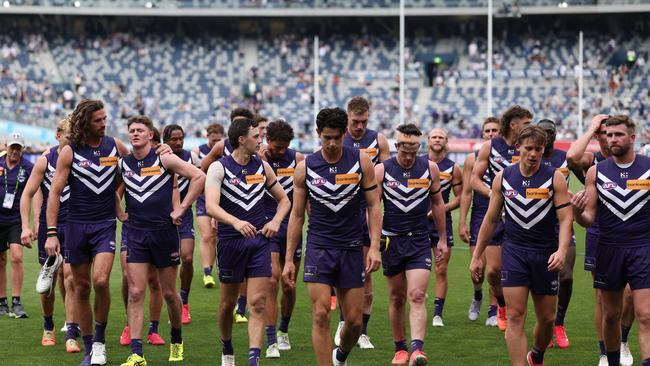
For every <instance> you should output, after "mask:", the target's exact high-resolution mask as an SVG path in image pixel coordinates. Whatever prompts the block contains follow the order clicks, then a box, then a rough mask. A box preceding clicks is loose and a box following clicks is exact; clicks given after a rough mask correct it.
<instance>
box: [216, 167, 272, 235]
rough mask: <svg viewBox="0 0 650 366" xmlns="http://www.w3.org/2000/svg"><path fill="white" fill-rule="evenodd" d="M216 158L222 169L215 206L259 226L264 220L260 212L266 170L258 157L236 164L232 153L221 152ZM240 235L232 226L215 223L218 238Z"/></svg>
mask: <svg viewBox="0 0 650 366" xmlns="http://www.w3.org/2000/svg"><path fill="white" fill-rule="evenodd" d="M219 162H220V163H221V165H222V166H223V170H224V177H223V182H222V183H221V199H220V202H219V206H221V208H223V209H224V210H225V211H226V212H228V213H229V214H231V215H233V216H235V217H236V218H238V219H240V220H244V221H248V222H249V223H251V224H252V225H253V226H255V228H257V230H260V229H261V228H262V227H263V226H264V224H266V222H267V221H268V220H267V218H266V215H265V212H264V200H263V198H264V192H265V190H266V189H265V185H266V174H265V173H264V164H263V162H262V159H260V157H259V156H258V155H253V156H251V159H250V161H249V162H248V164H246V165H245V166H242V165H239V163H237V162H236V161H235V159H234V158H233V157H232V156H224V157H222V158H221V159H219ZM242 238H243V236H242V235H241V234H240V233H239V231H237V230H235V228H234V227H232V226H230V225H226V224H223V223H219V239H242Z"/></svg>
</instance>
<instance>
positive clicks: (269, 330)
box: [264, 325, 278, 346]
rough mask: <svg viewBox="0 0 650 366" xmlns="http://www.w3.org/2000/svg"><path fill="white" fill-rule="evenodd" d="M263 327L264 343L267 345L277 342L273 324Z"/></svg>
mask: <svg viewBox="0 0 650 366" xmlns="http://www.w3.org/2000/svg"><path fill="white" fill-rule="evenodd" d="M264 329H266V343H267V344H268V345H269V346H270V345H272V344H275V343H278V337H277V335H276V333H275V325H267V326H266V327H264Z"/></svg>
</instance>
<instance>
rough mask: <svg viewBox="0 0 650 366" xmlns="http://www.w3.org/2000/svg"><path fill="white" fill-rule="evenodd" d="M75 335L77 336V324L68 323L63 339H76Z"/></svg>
mask: <svg viewBox="0 0 650 366" xmlns="http://www.w3.org/2000/svg"><path fill="white" fill-rule="evenodd" d="M77 337H79V324H77V323H68V332H67V333H66V335H65V340H66V341H67V340H68V339H77Z"/></svg>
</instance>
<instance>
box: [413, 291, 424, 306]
mask: <svg viewBox="0 0 650 366" xmlns="http://www.w3.org/2000/svg"><path fill="white" fill-rule="evenodd" d="M425 298H426V293H425V292H424V291H423V290H422V289H413V290H411V291H409V301H410V302H411V304H417V305H421V304H424V300H425Z"/></svg>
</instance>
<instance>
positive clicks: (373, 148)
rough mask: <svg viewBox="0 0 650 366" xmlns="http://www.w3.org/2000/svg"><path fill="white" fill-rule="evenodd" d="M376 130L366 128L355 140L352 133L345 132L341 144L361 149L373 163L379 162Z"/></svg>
mask: <svg viewBox="0 0 650 366" xmlns="http://www.w3.org/2000/svg"><path fill="white" fill-rule="evenodd" d="M378 135H379V134H378V133H377V131H374V130H371V129H366V132H365V133H364V134H363V136H362V137H361V138H360V139H358V140H355V139H354V138H353V137H352V135H350V134H349V133H347V132H346V133H345V136H343V146H346V147H351V148H353V149H357V150H361V151H363V152H365V153H366V154H367V155H368V156H369V157H370V160H371V161H372V164H373V165H377V164H379V163H381V162H380V161H379V138H378Z"/></svg>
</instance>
